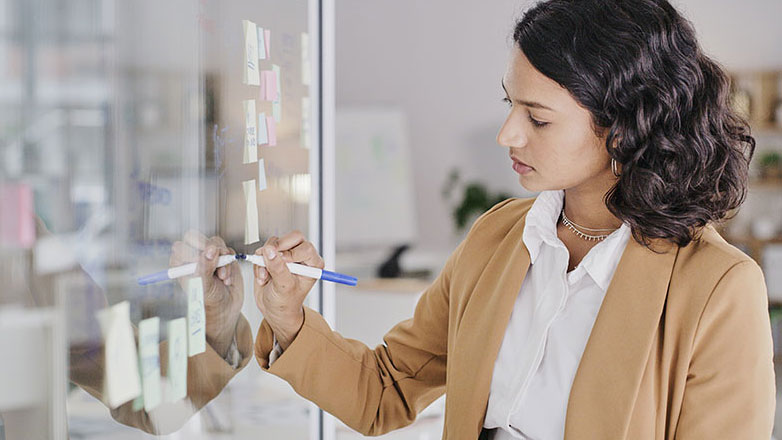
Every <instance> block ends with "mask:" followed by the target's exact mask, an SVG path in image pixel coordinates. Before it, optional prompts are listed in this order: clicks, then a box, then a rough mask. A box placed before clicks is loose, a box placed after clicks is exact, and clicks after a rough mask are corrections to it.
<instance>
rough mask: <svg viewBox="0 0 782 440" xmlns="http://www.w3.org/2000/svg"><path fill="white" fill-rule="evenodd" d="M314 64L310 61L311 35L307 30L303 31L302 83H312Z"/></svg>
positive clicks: (306, 84)
mask: <svg viewBox="0 0 782 440" xmlns="http://www.w3.org/2000/svg"><path fill="white" fill-rule="evenodd" d="M311 70H312V64H311V63H310V36H309V34H308V33H306V32H302V33H301V83H302V84H304V85H305V86H308V85H310V79H311V77H312V72H311Z"/></svg>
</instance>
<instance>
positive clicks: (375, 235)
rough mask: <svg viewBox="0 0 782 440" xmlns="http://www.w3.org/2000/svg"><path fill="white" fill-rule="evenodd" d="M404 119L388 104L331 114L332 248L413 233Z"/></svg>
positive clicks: (388, 241)
mask: <svg viewBox="0 0 782 440" xmlns="http://www.w3.org/2000/svg"><path fill="white" fill-rule="evenodd" d="M411 166H412V165H411V161H410V146H409V142H408V128H407V117H406V115H405V113H404V112H402V111H401V110H398V109H392V108H377V107H361V108H359V107H354V108H338V109H337V113H336V167H335V168H336V189H337V191H336V223H337V225H336V230H337V237H336V245H337V250H344V249H359V248H369V247H378V246H393V245H398V244H403V243H410V242H412V241H413V240H414V239H415V238H416V237H417V230H416V215H415V198H414V193H413V173H412V168H411Z"/></svg>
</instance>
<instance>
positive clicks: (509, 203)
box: [255, 0, 775, 440]
mask: <svg viewBox="0 0 782 440" xmlns="http://www.w3.org/2000/svg"><path fill="white" fill-rule="evenodd" d="M513 37H514V43H515V44H514V48H513V49H512V54H511V59H510V62H509V64H508V69H507V71H506V73H505V75H504V77H503V79H502V83H503V88H504V89H505V93H506V96H505V100H506V101H507V102H508V103H509V105H510V110H509V113H508V116H507V119H506V121H505V123H504V125H503V126H502V128H501V130H500V132H499V135H498V142H499V143H500V144H501V145H503V146H505V147H507V148H508V149H509V155H510V158H511V160H512V161H513V169H514V170H515V171H516V172H517V173H518V174H519V181H520V183H521V184H522V185H523V186H524V187H525V188H527V189H528V190H531V191H540V194H539V195H538V196H537V197H535V198H530V199H510V200H506V201H504V202H502V203H500V204H498V205H496V206H494V207H493V208H492V209H491V210H489V211H488V212H486V213H485V214H484V215H483V216H481V217H480V218H479V219H478V220H477V221H476V222H475V224H474V225H473V227H472V228H471V230H470V232H469V234H468V235H467V237H466V238H465V240H464V241H463V242H462V243H461V244H460V245H459V246H458V247H457V248H456V250H455V251H454V253H453V254H452V255H451V256H450V258H449V259H448V261H447V262H446V264H445V267H444V269H443V270H442V272H441V273H440V274H439V276H438V278H437V279H436V280H435V281H434V283H433V284H432V285H431V286H430V287H429V288H428V289H427V290H426V291H425V292H424V293H423V295H422V297H421V299H420V300H419V302H418V304H417V306H416V309H415V313H414V316H413V317H412V318H411V319H409V320H406V321H403V322H401V323H399V324H398V325H396V326H395V327H394V328H392V329H391V330H390V331H389V332H388V333H387V334H386V336H385V337H384V344H382V345H379V346H377V347H376V348H375V349H374V350H372V349H370V348H368V347H366V346H365V345H363V344H361V343H359V342H358V341H355V340H349V339H344V338H342V337H341V336H340V335H339V334H337V333H335V332H333V331H332V330H331V329H330V328H329V326H328V324H327V323H326V322H325V321H324V319H323V318H322V317H321V316H320V315H318V314H317V313H316V312H314V311H313V310H311V309H309V308H306V307H302V303H303V300H304V298H305V296H306V295H307V292H308V291H309V290H310V288H311V287H312V285H313V282H312V281H308V280H306V279H303V278H299V277H296V276H293V275H291V274H290V273H289V272H287V269H286V268H285V265H284V264H283V263H285V262H288V261H296V262H303V263H304V264H308V265H312V266H317V267H323V261H322V260H321V258H320V257H319V256H318V254H317V252H316V251H315V249H314V247H313V246H312V244H311V243H309V242H307V241H306V240H305V239H304V237H303V236H302V235H301V234H300V233H292V234H289V235H287V236H285V237H282V238H280V239H277V238H271V239H270V240H269V241H267V243H266V244H265V245H264V246H263V248H261V249H259V253H262V252H268V254H265V253H264V255H266V257H265V258H266V261H267V264H268V272H267V270H265V269H260V268H258V269H257V270H256V274H255V275H256V285H255V291H256V292H255V295H256V300H257V305H258V307H259V308H260V309H261V312H262V313H263V315H264V317H265V319H264V322H263V323H262V326H261V328H260V330H259V333H258V337H257V338H256V347H255V350H256V357H257V359H258V361H259V363H260V365H261V367H262V368H263V369H264V370H265V371H268V372H270V373H272V374H275V375H277V376H280V377H282V378H283V379H285V380H286V381H288V382H289V383H290V384H291V385H292V386H293V388H294V389H295V390H296V391H297V392H298V393H299V394H301V395H302V396H304V397H305V398H307V399H309V400H312V401H313V402H315V403H316V404H317V405H318V406H320V407H321V408H323V409H324V410H325V411H328V412H329V413H331V414H333V415H335V416H336V417H338V418H339V419H341V420H342V421H343V422H345V423H346V424H347V425H348V426H350V427H352V428H354V429H356V430H357V431H359V432H362V433H364V434H367V435H378V434H382V433H385V432H388V431H391V430H393V429H397V428H399V427H402V426H405V425H407V424H409V423H411V422H412V421H413V420H414V419H415V417H416V415H417V414H418V413H419V412H420V411H421V410H422V409H424V408H425V407H426V406H427V405H429V404H430V403H431V402H432V401H434V400H435V399H436V398H438V397H439V396H441V395H442V393H443V392H445V393H446V395H447V399H446V412H445V426H444V433H443V438H447V439H469V440H474V439H476V438H493V439H503V440H504V439H555V438H566V439H634V440H637V439H674V438H677V439H715V438H725V439H728V438H730V439H768V438H770V436H771V431H772V426H773V416H774V409H775V389H774V387H775V384H774V370H773V360H772V352H773V348H772V339H771V332H770V326H769V319H768V313H767V297H766V288H765V282H764V278H763V273H762V272H761V270H760V268H759V266H758V265H757V264H756V263H755V262H754V261H753V260H751V259H750V258H749V257H747V256H746V255H745V254H743V253H742V252H741V251H739V250H738V249H736V248H735V247H733V246H731V245H730V244H728V243H727V242H725V241H724V240H723V239H722V237H720V235H719V234H718V233H717V231H716V230H715V228H714V226H713V223H714V222H717V221H719V220H721V219H723V218H725V217H726V215H727V213H728V212H729V211H731V210H733V209H735V208H738V207H739V206H740V205H741V204H742V203H743V201H744V199H745V196H746V187H747V179H748V167H749V161H750V160H751V158H752V154H753V152H754V139H753V138H752V137H751V136H749V134H748V132H749V130H748V127H747V125H746V123H745V122H744V121H742V120H741V119H740V118H738V117H737V116H736V115H734V113H733V112H732V110H731V108H730V107H729V103H728V90H729V83H728V79H727V77H726V75H725V73H724V72H723V71H722V70H721V69H720V67H718V65H717V64H715V63H714V62H713V61H712V60H710V59H709V58H707V57H706V56H705V55H704V54H703V52H702V51H701V50H700V48H699V47H698V44H697V42H696V39H695V34H694V31H693V29H692V27H691V25H690V24H689V23H688V22H687V21H686V20H685V19H684V18H682V16H681V15H679V13H677V11H676V10H675V9H674V8H673V7H672V6H671V5H670V4H669V3H668V2H667V1H664V0H624V1H622V0H613V1H610V0H578V1H576V0H551V1H547V2H543V3H539V4H537V5H536V6H535V7H533V8H532V9H531V10H529V11H528V12H527V13H526V14H525V15H524V17H523V18H522V19H521V20H520V21H519V22H518V23H517V25H516V28H515V32H514V34H513ZM747 152H748V154H747ZM274 255H277V257H276V258H273V256H274ZM279 255H281V257H280V256H279Z"/></svg>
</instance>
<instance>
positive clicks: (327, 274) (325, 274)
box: [138, 254, 358, 286]
mask: <svg viewBox="0 0 782 440" xmlns="http://www.w3.org/2000/svg"><path fill="white" fill-rule="evenodd" d="M236 260H245V261H249V262H250V263H252V264H255V265H256V266H261V267H266V263H264V261H263V257H261V256H260V255H244V254H238V255H223V256H221V257H220V258H218V259H217V267H223V266H226V265H228V264H231V263H232V262H234V261H236ZM286 264H287V266H288V270H290V271H291V273H294V274H296V275H301V276H305V277H309V278H315V279H316V280H323V281H331V282H334V283H340V284H345V285H348V286H355V285H356V283H358V279H357V278H356V277H352V276H350V275H344V274H341V273H337V272H331V271H328V270H323V269H318V268H317V267H310V266H305V265H303V264H298V263H286ZM196 267H197V263H190V264H185V265H183V266H177V267H172V268H171V269H168V270H164V271H162V272H157V273H153V274H149V275H145V276H143V277H141V278H139V279H138V283H139V285H142V286H146V285H147V284H152V283H157V282H160V281H168V280H173V279H176V278H179V277H183V276H187V275H192V274H194V273H195V271H196Z"/></svg>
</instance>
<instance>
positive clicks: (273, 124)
mask: <svg viewBox="0 0 782 440" xmlns="http://www.w3.org/2000/svg"><path fill="white" fill-rule="evenodd" d="M266 131H268V133H269V134H268V136H269V145H277V121H275V120H274V118H273V117H271V116H267V117H266Z"/></svg>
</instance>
